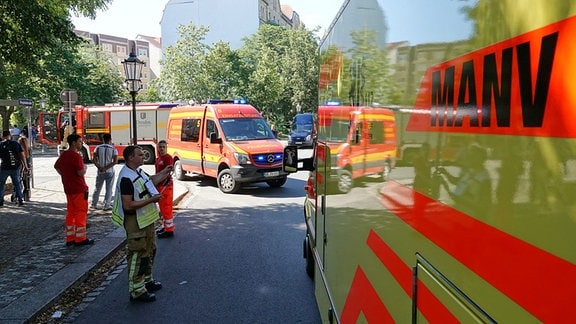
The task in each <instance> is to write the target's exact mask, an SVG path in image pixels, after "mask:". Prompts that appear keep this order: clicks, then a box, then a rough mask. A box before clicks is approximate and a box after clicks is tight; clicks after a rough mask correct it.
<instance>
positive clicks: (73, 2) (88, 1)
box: [0, 0, 112, 67]
mask: <svg viewBox="0 0 576 324" xmlns="http://www.w3.org/2000/svg"><path fill="white" fill-rule="evenodd" d="M111 1H112V0H42V1H37V0H3V1H1V2H0V30H1V31H2V37H1V38H0V59H1V60H3V61H5V62H8V63H13V64H18V65H22V66H27V67H32V66H33V65H35V63H36V62H37V61H38V60H39V59H40V58H42V56H43V55H44V54H45V53H46V52H50V51H51V50H52V49H54V48H57V47H58V46H62V45H64V46H73V45H75V44H76V43H77V42H78V37H77V36H76V35H75V34H74V31H73V30H74V28H73V25H72V22H71V20H70V10H72V11H73V12H75V13H76V14H78V15H84V16H88V17H95V15H96V11H97V10H98V9H106V8H107V4H108V3H110V2H111Z"/></svg>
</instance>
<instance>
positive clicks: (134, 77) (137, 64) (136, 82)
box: [122, 48, 144, 145]
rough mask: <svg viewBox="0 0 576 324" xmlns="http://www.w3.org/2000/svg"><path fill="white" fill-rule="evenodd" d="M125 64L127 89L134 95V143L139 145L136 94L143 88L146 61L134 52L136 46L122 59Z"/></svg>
mask: <svg viewBox="0 0 576 324" xmlns="http://www.w3.org/2000/svg"><path fill="white" fill-rule="evenodd" d="M122 64H123V65H124V73H125V74H126V89H128V91H129V92H130V95H131V96H132V144H134V145H138V132H137V131H136V94H137V93H138V91H139V90H140V89H142V81H141V80H140V77H141V76H142V67H143V66H144V62H142V61H140V60H139V59H138V57H136V53H134V48H132V52H130V56H128V58H127V59H125V60H124V61H122Z"/></svg>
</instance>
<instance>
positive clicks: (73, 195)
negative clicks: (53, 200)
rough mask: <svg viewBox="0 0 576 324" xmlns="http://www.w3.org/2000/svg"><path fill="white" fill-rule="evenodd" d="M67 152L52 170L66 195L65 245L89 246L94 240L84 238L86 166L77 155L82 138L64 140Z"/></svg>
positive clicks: (86, 194) (86, 201) (86, 209)
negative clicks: (56, 172) (56, 173)
mask: <svg viewBox="0 0 576 324" xmlns="http://www.w3.org/2000/svg"><path fill="white" fill-rule="evenodd" d="M66 142H68V150H66V151H64V152H62V154H60V157H58V160H56V163H55V164H54V168H55V169H56V171H58V174H60V176H61V177H62V185H63V186H64V193H65V194H66V203H67V205H66V220H65V225H66V230H65V231H66V245H67V246H70V245H90V244H94V240H92V239H89V238H88V237H87V236H86V219H87V217H88V185H87V184H86V180H85V179H84V175H85V174H86V165H85V164H84V160H83V159H82V156H81V155H80V154H79V153H78V151H79V150H80V149H82V138H81V137H80V136H79V135H76V134H72V135H68V137H67V138H66Z"/></svg>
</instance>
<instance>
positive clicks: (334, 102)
mask: <svg viewBox="0 0 576 324" xmlns="http://www.w3.org/2000/svg"><path fill="white" fill-rule="evenodd" d="M320 105H321V106H342V101H338V100H329V101H324V102H323V103H322V104H320Z"/></svg>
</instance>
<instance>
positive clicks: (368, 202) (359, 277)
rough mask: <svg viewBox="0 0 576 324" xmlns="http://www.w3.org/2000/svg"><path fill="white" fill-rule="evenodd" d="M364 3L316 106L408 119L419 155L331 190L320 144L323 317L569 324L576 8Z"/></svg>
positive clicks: (310, 244) (317, 258) (314, 250)
mask: <svg viewBox="0 0 576 324" xmlns="http://www.w3.org/2000/svg"><path fill="white" fill-rule="evenodd" d="M359 3H360V2H359V1H354V0H348V1H344V4H343V6H342V10H341V11H340V12H339V14H338V16H337V17H336V19H335V20H334V23H333V24H332V26H331V29H329V30H328V31H327V33H326V37H324V38H323V41H322V44H321V53H325V52H338V53H342V55H343V57H342V59H341V66H340V68H339V69H338V71H339V72H338V73H339V74H338V75H336V76H335V77H334V78H332V79H330V80H323V82H322V84H321V85H320V86H321V88H320V100H321V101H325V100H326V99H338V100H340V101H342V102H343V103H344V104H348V105H367V104H369V103H371V102H378V103H379V104H381V105H383V106H386V105H388V104H389V105H403V106H408V107H411V109H410V110H409V111H408V113H409V114H410V115H409V118H408V122H407V123H406V124H405V125H404V126H403V127H405V129H403V131H405V132H407V133H409V134H415V135H418V136H413V137H412V138H421V142H422V143H420V144H421V145H420V147H421V149H420V150H419V151H418V152H415V153H416V154H415V155H414V158H413V160H412V163H410V164H405V165H402V166H396V168H395V169H394V172H392V173H390V175H389V177H388V180H387V181H385V182H374V183H366V184H364V185H363V186H358V187H354V188H352V189H351V190H350V191H349V192H347V193H336V194H335V193H333V192H330V191H329V190H326V189H327V181H326V180H327V179H326V176H325V175H326V174H330V171H329V170H330V168H331V166H332V164H333V163H334V162H333V161H334V155H335V154H336V155H337V154H339V152H338V151H335V150H334V148H333V147H332V146H331V144H330V138H329V136H326V135H325V134H324V133H322V132H319V134H318V141H317V143H316V145H315V148H314V157H313V159H312V161H305V162H306V163H304V168H306V169H309V170H311V173H310V175H311V177H310V180H309V181H308V185H307V187H306V188H307V198H306V201H305V208H304V210H305V222H306V235H305V242H304V256H305V257H306V260H307V270H308V272H309V274H310V275H311V276H313V278H314V280H315V294H316V300H317V304H318V307H319V311H320V314H321V316H322V320H323V321H324V322H326V323H328V322H338V323H497V322H499V323H541V322H544V323H571V322H574V321H575V318H576V314H575V312H576V311H575V309H576V308H575V307H573V306H574V305H573V304H574V292H575V291H576V123H575V122H574V121H575V120H576V119H575V118H573V117H576V73H574V67H575V66H576V42H575V41H574V39H575V38H576V1H574V0H564V1H549V0H525V1H517V0H498V1H491V0H477V1H450V0H436V1H417V2H406V3H402V5H401V6H398V5H394V4H393V2H391V1H388V2H386V3H383V2H380V1H362V2H361V4H362V6H360V5H359ZM360 7H361V8H360ZM399 17H401V19H398V18H399ZM358 22H361V23H358ZM383 22H387V23H383ZM382 39H386V41H385V42H384V43H381V42H380V41H381V40H382ZM396 41H398V42H396ZM334 48H336V49H337V51H335V50H334ZM320 63H321V64H322V62H320ZM351 121H352V120H350V122H351ZM445 143H451V144H450V148H449V149H448V148H446V144H445ZM415 144H418V143H415ZM414 147H418V146H416V145H415V146H414ZM287 151H289V152H293V150H292V148H290V147H288V148H287Z"/></svg>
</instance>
